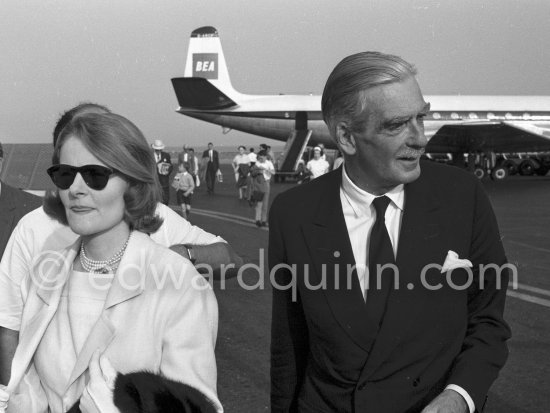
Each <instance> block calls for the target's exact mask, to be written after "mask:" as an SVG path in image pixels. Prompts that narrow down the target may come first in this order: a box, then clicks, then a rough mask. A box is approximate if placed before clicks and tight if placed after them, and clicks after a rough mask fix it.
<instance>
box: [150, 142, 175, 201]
mask: <svg viewBox="0 0 550 413" xmlns="http://www.w3.org/2000/svg"><path fill="white" fill-rule="evenodd" d="M151 147H152V148H153V150H154V155H155V161H156V162H157V174H158V178H159V182H160V186H161V187H162V203H163V204H165V205H168V203H169V202H170V173H172V168H173V165H172V160H171V159H170V155H169V154H168V153H167V152H163V149H164V148H165V146H164V143H163V142H162V141H161V140H159V139H157V140H155V142H154V143H153V144H152V145H151Z"/></svg>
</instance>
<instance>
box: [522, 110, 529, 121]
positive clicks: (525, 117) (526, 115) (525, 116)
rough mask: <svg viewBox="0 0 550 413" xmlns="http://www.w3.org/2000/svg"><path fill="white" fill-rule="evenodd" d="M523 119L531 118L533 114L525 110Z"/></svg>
mask: <svg viewBox="0 0 550 413" xmlns="http://www.w3.org/2000/svg"><path fill="white" fill-rule="evenodd" d="M523 119H525V120H528V119H531V114H530V113H527V112H525V113H524V114H523Z"/></svg>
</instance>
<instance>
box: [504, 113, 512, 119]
mask: <svg viewBox="0 0 550 413" xmlns="http://www.w3.org/2000/svg"><path fill="white" fill-rule="evenodd" d="M504 117H505V118H506V119H512V118H513V117H514V115H512V114H511V113H510V112H508V113H507V114H506V115H504Z"/></svg>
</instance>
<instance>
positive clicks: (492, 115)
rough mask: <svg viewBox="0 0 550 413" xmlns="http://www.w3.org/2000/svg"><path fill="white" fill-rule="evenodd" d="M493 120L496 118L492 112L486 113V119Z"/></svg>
mask: <svg viewBox="0 0 550 413" xmlns="http://www.w3.org/2000/svg"><path fill="white" fill-rule="evenodd" d="M495 118H496V116H495V114H494V113H493V112H489V113H487V119H495Z"/></svg>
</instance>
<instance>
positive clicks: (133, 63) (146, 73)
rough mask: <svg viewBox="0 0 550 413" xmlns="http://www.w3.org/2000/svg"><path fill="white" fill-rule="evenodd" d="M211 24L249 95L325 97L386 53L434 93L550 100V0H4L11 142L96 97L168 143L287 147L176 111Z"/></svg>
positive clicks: (2, 136) (46, 131)
mask: <svg viewBox="0 0 550 413" xmlns="http://www.w3.org/2000/svg"><path fill="white" fill-rule="evenodd" d="M201 26H214V27H216V28H217V29H218V32H219V35H220V38H221V42H222V46H223V49H224V54H225V58H226V61H227V64H228V68H229V74H230V76H231V81H232V83H233V86H234V87H235V89H237V90H239V91H240V92H242V93H250V94H277V93H286V94H301V93H314V94H320V93H321V92H322V90H323V86H324V83H325V81H326V79H327V77H328V75H329V73H330V71H331V70H332V68H333V67H334V66H335V65H336V64H337V63H338V62H339V61H340V60H341V59H342V58H344V57H345V56H347V55H350V54H352V53H356V52H359V51H365V50H379V51H383V52H386V53H392V54H397V55H400V56H402V57H403V58H405V59H406V60H408V61H410V62H412V63H414V64H415V65H416V67H417V68H418V70H419V75H418V80H419V82H420V85H421V88H422V90H423V92H424V93H425V94H428V95H429V94H463V95H468V94H471V95H484V94H487V95H550V79H549V70H550V30H549V27H550V1H548V0H460V1H456V0H440V1H436V0H391V1H389V0H340V1H334V0H317V1H314V0H300V1H296V0H268V1H266V0H219V1H218V0H200V1H199V0H149V1H146V0H22V1H20V0H0V56H1V61H2V63H1V64H0V141H2V142H4V143H47V142H50V140H51V131H52V129H53V127H54V124H55V122H56V120H57V118H58V117H59V115H60V113H62V112H63V111H64V110H66V109H68V108H70V107H72V106H74V105H76V104H78V103H80V102H83V101H92V102H98V103H102V104H105V105H107V106H108V107H110V108H111V109H112V110H113V111H115V112H117V113H120V114H122V115H124V116H126V117H128V118H129V119H130V120H132V121H133V122H134V123H135V124H136V125H137V126H138V127H139V128H140V129H141V130H142V131H143V132H144V134H145V136H146V137H147V139H148V140H150V141H153V140H154V139H161V140H163V141H164V142H165V143H166V145H168V146H181V145H183V144H184V143H187V144H190V145H194V146H197V147H201V146H205V145H206V143H207V142H208V141H212V142H214V144H215V145H217V146H226V147H233V146H234V147H237V146H238V145H240V144H245V145H257V144H259V143H261V142H267V143H270V144H277V142H274V141H270V140H268V139H266V138H260V137H256V136H253V135H249V134H245V133H241V132H238V131H231V132H230V133H228V134H226V135H224V134H223V133H222V130H221V127H220V126H216V125H210V124H207V123H204V122H201V121H198V120H195V119H191V118H187V117H185V116H182V115H180V114H177V113H176V112H175V109H176V107H177V100H176V97H175V95H174V92H173V89H172V86H171V83H170V79H171V78H172V77H178V76H183V71H184V65H185V58H186V54H187V47H188V41H189V36H190V34H191V32H192V31H193V30H194V29H196V28H198V27H201Z"/></svg>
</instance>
